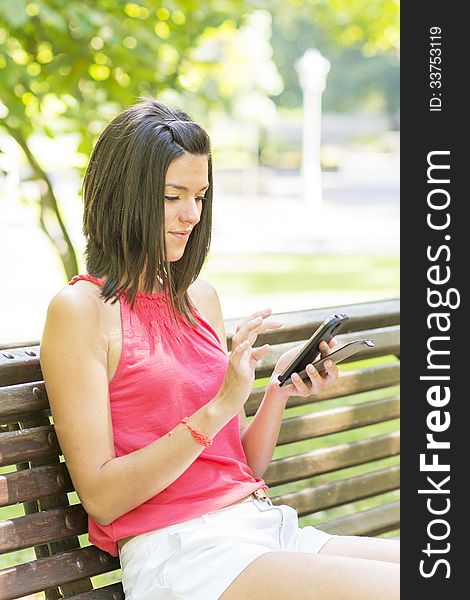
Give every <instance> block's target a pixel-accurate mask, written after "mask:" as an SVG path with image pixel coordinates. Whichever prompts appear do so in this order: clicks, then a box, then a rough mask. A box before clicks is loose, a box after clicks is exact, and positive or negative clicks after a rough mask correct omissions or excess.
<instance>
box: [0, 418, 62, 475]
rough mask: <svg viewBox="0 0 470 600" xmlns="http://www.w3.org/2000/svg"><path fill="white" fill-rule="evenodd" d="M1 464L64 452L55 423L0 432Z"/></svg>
mask: <svg viewBox="0 0 470 600" xmlns="http://www.w3.org/2000/svg"><path fill="white" fill-rule="evenodd" d="M0 448H1V456H0V466H1V467H4V466H7V465H14V464H16V463H19V462H24V461H27V460H32V459H35V458H44V457H47V456H57V455H58V454H62V451H61V449H60V446H59V441H58V439H57V435H56V433H55V430H54V426H53V425H42V426H40V427H31V428H28V429H22V430H20V431H12V432H8V433H2V434H0Z"/></svg>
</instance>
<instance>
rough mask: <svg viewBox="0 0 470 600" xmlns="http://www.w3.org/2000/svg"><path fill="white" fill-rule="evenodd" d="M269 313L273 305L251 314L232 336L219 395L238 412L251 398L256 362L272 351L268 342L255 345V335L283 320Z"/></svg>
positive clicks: (279, 324) (272, 327)
mask: <svg viewBox="0 0 470 600" xmlns="http://www.w3.org/2000/svg"><path fill="white" fill-rule="evenodd" d="M270 314H271V309H270V308H268V309H265V310H262V311H258V312H256V313H254V314H253V315H250V317H248V319H246V320H245V321H244V322H243V323H241V324H240V325H238V326H237V328H236V333H235V334H234V335H233V337H232V352H231V354H230V358H229V362H228V366H227V371H226V373H225V377H224V381H223V383H222V387H221V389H220V391H219V396H221V397H223V399H224V402H227V403H229V404H230V405H231V407H232V408H233V410H234V412H238V411H239V410H240V409H241V407H242V406H243V405H244V404H245V402H246V400H247V399H248V396H249V395H250V393H251V390H252V387H253V382H254V380H255V369H256V365H257V364H258V361H260V360H261V359H262V358H263V357H264V356H266V354H267V353H268V352H269V348H270V346H269V344H265V345H264V346H260V347H259V348H253V344H254V343H255V341H256V338H257V337H258V335H259V334H260V333H264V332H265V331H269V330H271V329H278V328H279V327H282V324H281V323H277V322H275V321H267V320H266V319H267V318H268V317H269V316H270Z"/></svg>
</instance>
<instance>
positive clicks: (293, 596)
mask: <svg viewBox="0 0 470 600" xmlns="http://www.w3.org/2000/svg"><path fill="white" fill-rule="evenodd" d="M399 596H400V583H399V565H397V564H396V563H392V562H385V561H378V560H366V559H363V558H350V557H348V556H331V555H328V554H323V553H322V554H309V553H306V552H268V553H266V554H263V555H262V556H259V557H258V558H257V559H255V560H254V561H253V562H251V563H250V564H249V565H248V566H247V567H246V568H245V569H244V570H243V571H242V572H241V573H240V575H239V576H238V577H237V578H236V579H235V580H234V581H233V582H232V584H231V585H230V586H229V587H228V588H227V589H226V590H225V592H224V593H223V594H222V596H220V599H219V600H240V598H244V599H245V600H259V598H269V599H270V600H286V598H289V600H377V598H380V600H398V598H399Z"/></svg>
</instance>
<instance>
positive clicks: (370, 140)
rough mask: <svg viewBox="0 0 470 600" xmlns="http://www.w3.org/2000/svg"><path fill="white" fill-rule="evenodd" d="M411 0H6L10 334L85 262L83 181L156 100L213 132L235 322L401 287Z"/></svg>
mask: <svg viewBox="0 0 470 600" xmlns="http://www.w3.org/2000/svg"><path fill="white" fill-rule="evenodd" d="M398 25H399V4H398V2H397V1H395V0H367V1H366V0H329V1H328V2H325V1H324V0H282V1H280V0H272V1H264V2H263V1H251V0H218V1H207V2H205V3H199V2H195V1H194V0H168V1H164V2H156V1H154V0H136V1H135V2H124V1H118V0H114V1H112V2H110V1H109V0H94V1H93V2H92V1H87V0H75V1H72V0H70V1H68V2H65V1H62V0H37V1H33V2H28V1H26V0H0V239H1V248H2V252H0V273H1V287H2V290H1V293H0V343H6V342H10V341H26V340H38V339H39V338H40V336H41V331H42V328H43V324H44V320H45V315H46V310H47V305H48V303H49V301H50V299H51V298H52V296H53V295H54V294H55V293H56V292H57V291H58V290H59V289H60V288H61V287H62V286H63V285H65V284H66V282H67V281H68V280H69V279H70V278H71V277H72V276H73V275H74V274H76V273H77V272H81V271H84V262H83V259H82V251H83V248H84V239H83V236H82V233H81V227H82V222H81V221H82V203H81V195H80V187H81V180H82V177H83V173H84V169H85V167H86V164H87V161H88V157H89V154H90V151H91V148H92V147H93V144H94V142H95V141H96V139H97V137H98V135H99V134H100V132H101V131H102V129H103V128H104V126H105V125H106V124H107V123H108V122H109V120H110V119H112V118H113V117H114V116H115V115H116V114H117V113H118V112H119V111H120V110H122V109H123V108H124V107H126V106H128V105H130V104H133V103H134V102H136V101H138V99H139V96H140V95H141V94H142V93H146V94H152V95H154V96H156V97H158V98H160V99H161V100H163V101H166V102H168V103H170V104H173V105H177V106H179V107H181V108H182V109H183V110H185V111H186V112H188V113H189V114H190V115H191V116H192V118H193V119H194V120H197V121H198V122H200V123H201V125H203V126H204V127H205V128H206V129H207V131H208V132H209V134H210V136H211V138H212V143H213V160H214V169H215V173H214V177H215V182H214V184H215V185H214V187H215V195H214V229H213V236H212V240H213V241H212V249H211V254H210V257H209V260H208V262H207V264H206V266H205V268H204V272H203V274H202V276H203V277H204V278H205V279H207V280H208V281H210V282H211V283H212V284H213V285H214V286H215V287H216V289H217V291H218V293H219V297H220V299H221V304H222V309H223V312H224V316H225V317H226V318H229V317H245V316H246V315H248V314H250V313H251V312H253V311H255V310H259V309H262V308H265V307H268V306H270V307H271V308H272V309H273V311H274V312H283V311H290V310H301V309H307V308H315V307H320V306H328V305H338V304H343V303H349V302H360V301H368V300H372V299H379V298H390V297H396V296H398V295H399V272H398V264H399V256H398V252H399V29H398Z"/></svg>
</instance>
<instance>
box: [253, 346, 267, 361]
mask: <svg viewBox="0 0 470 600" xmlns="http://www.w3.org/2000/svg"><path fill="white" fill-rule="evenodd" d="M270 348H271V346H270V345H269V344H264V346H260V347H259V348H254V349H253V350H252V351H251V358H253V359H254V360H256V361H258V360H261V359H262V358H264V357H265V356H266V354H267V353H268V352H269V350H270Z"/></svg>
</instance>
